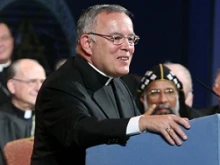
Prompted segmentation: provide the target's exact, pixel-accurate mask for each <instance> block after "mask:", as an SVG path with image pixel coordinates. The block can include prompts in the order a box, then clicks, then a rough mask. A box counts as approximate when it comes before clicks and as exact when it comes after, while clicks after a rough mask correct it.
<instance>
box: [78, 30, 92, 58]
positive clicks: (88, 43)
mask: <svg viewBox="0 0 220 165" xmlns="http://www.w3.org/2000/svg"><path fill="white" fill-rule="evenodd" d="M79 42H80V44H81V47H82V49H83V50H84V51H85V52H86V53H87V54H88V55H91V54H92V49H91V47H92V42H93V41H92V39H91V38H90V37H89V36H88V35H87V34H84V35H82V36H81V37H80V40H79Z"/></svg>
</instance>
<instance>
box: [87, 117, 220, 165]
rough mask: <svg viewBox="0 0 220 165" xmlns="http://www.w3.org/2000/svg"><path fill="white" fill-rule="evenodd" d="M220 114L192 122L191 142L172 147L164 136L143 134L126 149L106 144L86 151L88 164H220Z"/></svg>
mask: <svg viewBox="0 0 220 165" xmlns="http://www.w3.org/2000/svg"><path fill="white" fill-rule="evenodd" d="M219 121H220V115H219V114H215V115H211V116H205V117H201V118H197V119H192V120H190V124H191V128H190V129H189V130H186V129H184V128H183V130H184V132H186V134H187V136H188V140H186V141H183V144H182V145H181V146H176V145H175V146H171V145H169V144H168V143H167V142H166V141H165V140H164V139H163V138H162V137H161V136H160V135H158V134H154V133H149V132H146V133H142V134H139V135H135V136H132V137H130V139H129V140H128V142H127V144H126V146H121V145H118V144H111V145H107V144H102V145H98V146H94V147H90V148H88V149H87V150H86V165H220V160H219V159H220V154H219V153H220V143H219V138H220V136H219V135H220V133H219V132H220V128H219V126H220V124H219Z"/></svg>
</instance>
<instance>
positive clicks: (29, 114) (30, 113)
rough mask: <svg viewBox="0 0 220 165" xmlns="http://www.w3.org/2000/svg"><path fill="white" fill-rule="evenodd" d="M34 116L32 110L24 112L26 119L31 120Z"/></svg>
mask: <svg viewBox="0 0 220 165" xmlns="http://www.w3.org/2000/svg"><path fill="white" fill-rule="evenodd" d="M31 116H32V110H26V111H24V118H25V119H30V118H31Z"/></svg>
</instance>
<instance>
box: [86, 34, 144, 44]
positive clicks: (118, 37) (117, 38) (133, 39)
mask: <svg viewBox="0 0 220 165" xmlns="http://www.w3.org/2000/svg"><path fill="white" fill-rule="evenodd" d="M87 34H92V35H97V36H100V37H103V38H105V39H107V40H110V41H112V42H113V44H114V45H121V44H122V43H123V42H124V39H125V38H127V39H128V42H129V44H130V45H131V46H133V45H136V44H137V43H138V41H139V40H140V37H139V36H137V35H129V36H127V37H126V36H124V35H122V34H115V35H105V34H99V33H93V32H90V33H87Z"/></svg>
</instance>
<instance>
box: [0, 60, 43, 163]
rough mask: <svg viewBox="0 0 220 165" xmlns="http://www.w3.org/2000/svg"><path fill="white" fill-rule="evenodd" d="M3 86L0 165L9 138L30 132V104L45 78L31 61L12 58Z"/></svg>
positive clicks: (31, 119) (31, 117) (0, 123)
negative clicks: (5, 94) (5, 93)
mask: <svg viewBox="0 0 220 165" xmlns="http://www.w3.org/2000/svg"><path fill="white" fill-rule="evenodd" d="M6 77H7V87H8V89H9V91H10V93H11V100H10V101H9V102H6V103H5V104H3V105H1V106H0V133H1V136H0V164H1V165H4V164H5V163H3V162H4V159H3V156H2V150H3V148H4V146H5V144H6V143H7V142H9V141H12V140H16V139H20V138H25V137H30V136H33V134H34V115H33V110H34V105H35V101H36V97H37V94H38V91H39V89H40V87H41V85H42V82H43V81H44V80H45V78H46V76H45V71H44V69H43V67H42V66H41V65H40V64H39V63H38V62H37V61H35V60H32V59H20V60H17V61H14V62H13V63H12V64H11V66H10V67H9V69H8V71H7V76H6Z"/></svg>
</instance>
